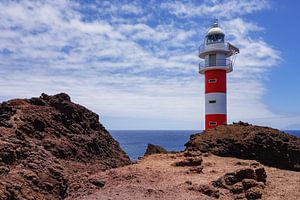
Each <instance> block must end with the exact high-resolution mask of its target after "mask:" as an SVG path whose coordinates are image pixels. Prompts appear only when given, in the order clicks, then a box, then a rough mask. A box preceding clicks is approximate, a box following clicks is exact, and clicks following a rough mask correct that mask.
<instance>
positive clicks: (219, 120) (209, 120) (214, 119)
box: [205, 114, 227, 129]
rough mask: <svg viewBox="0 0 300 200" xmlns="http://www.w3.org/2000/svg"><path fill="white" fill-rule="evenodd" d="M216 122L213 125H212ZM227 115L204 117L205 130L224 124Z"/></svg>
mask: <svg viewBox="0 0 300 200" xmlns="http://www.w3.org/2000/svg"><path fill="white" fill-rule="evenodd" d="M214 122H216V124H215V125H213V123H214ZM226 123H227V115H224V114H210V115H205V129H209V128H215V127H216V126H219V125H222V124H226Z"/></svg>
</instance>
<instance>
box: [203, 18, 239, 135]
mask: <svg viewBox="0 0 300 200" xmlns="http://www.w3.org/2000/svg"><path fill="white" fill-rule="evenodd" d="M238 53H239V49H238V48H237V47H235V46H233V45H232V44H230V43H229V42H226V41H225V33H224V31H223V29H222V28H220V26H219V24H218V20H214V22H213V24H212V26H211V28H210V29H209V30H208V31H207V33H206V36H205V39H204V43H203V44H202V45H201V46H200V47H199V57H200V58H201V59H204V61H202V62H200V63H199V73H200V74H202V75H204V77H205V129H209V128H214V127H216V126H219V125H222V124H227V98H226V91H227V89H226V82H227V80H226V78H227V73H230V72H232V70H233V63H234V60H235V57H236V54H238Z"/></svg>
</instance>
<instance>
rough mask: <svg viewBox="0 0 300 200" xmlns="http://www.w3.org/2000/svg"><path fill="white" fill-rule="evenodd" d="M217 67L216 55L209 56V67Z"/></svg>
mask: <svg viewBox="0 0 300 200" xmlns="http://www.w3.org/2000/svg"><path fill="white" fill-rule="evenodd" d="M216 65H217V56H216V54H210V55H209V66H216Z"/></svg>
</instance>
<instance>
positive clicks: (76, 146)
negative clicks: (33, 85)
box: [0, 93, 131, 199]
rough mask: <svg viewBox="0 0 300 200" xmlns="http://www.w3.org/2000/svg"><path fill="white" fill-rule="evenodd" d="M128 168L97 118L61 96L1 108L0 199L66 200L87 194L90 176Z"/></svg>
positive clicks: (127, 159)
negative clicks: (79, 194)
mask: <svg viewBox="0 0 300 200" xmlns="http://www.w3.org/2000/svg"><path fill="white" fill-rule="evenodd" d="M130 163H131V162H130V159H129V158H128V156H127V155H126V154H125V152H124V151H123V150H122V149H121V148H120V146H119V143H118V142H117V141H115V140H114V139H113V138H112V136H111V135H110V134H109V132H108V131H107V130H106V129H105V128H104V127H103V125H102V124H101V123H100V122H99V116H98V115H97V114H95V113H93V112H92V111H90V110H88V109H86V108H85V107H83V106H81V105H78V104H75V103H73V102H71V98H70V97H69V95H67V94H65V93H60V94H57V95H53V96H50V95H47V94H42V95H41V96H40V97H38V98H37V97H35V98H31V99H14V100H10V101H7V102H3V103H1V104H0V180H1V181H0V199H32V197H34V198H35V199H64V198H66V197H70V196H72V194H73V193H72V192H75V191H77V190H79V189H80V187H81V186H84V187H86V188H82V190H84V191H87V192H88V190H89V188H90V185H89V184H92V183H89V182H88V174H90V173H94V172H98V171H101V170H106V169H110V168H115V167H118V166H123V165H127V164H130ZM83 182H87V184H81V183H83ZM75 185H80V187H79V188H74V186H75ZM76 187H77V186H76Z"/></svg>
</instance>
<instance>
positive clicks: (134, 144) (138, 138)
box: [110, 130, 300, 160]
mask: <svg viewBox="0 0 300 200" xmlns="http://www.w3.org/2000/svg"><path fill="white" fill-rule="evenodd" d="M199 132H201V131H196V130H170V131H168V130H163V131H162V130H158V131H155V130H130V131H129V130H124V131H122V130H112V131H110V133H111V134H112V136H113V137H114V138H115V139H116V140H117V141H118V142H119V143H120V145H121V147H122V149H123V150H124V151H125V152H126V153H127V155H128V156H129V157H130V159H131V160H137V159H138V157H140V156H143V155H144V153H145V151H146V148H147V145H148V144H149V143H152V144H156V145H160V146H162V147H164V148H165V149H167V150H169V151H180V150H184V144H185V143H186V142H188V141H189V138H190V135H192V134H195V133H199ZM284 132H286V133H289V134H291V135H295V136H297V137H300V130H286V131H284Z"/></svg>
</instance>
